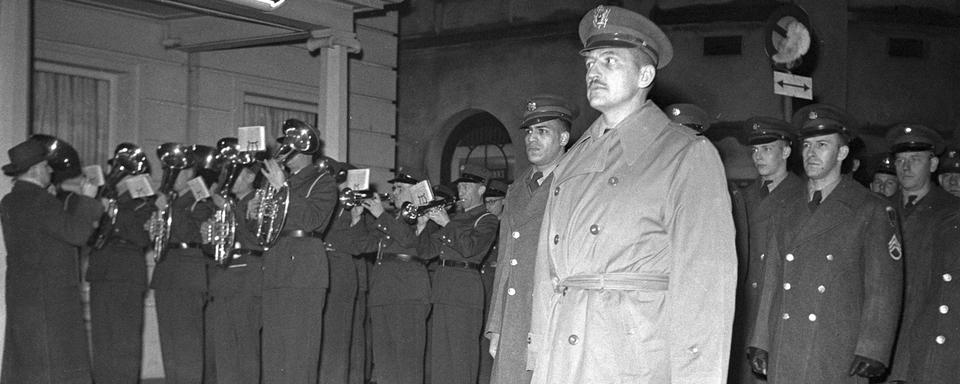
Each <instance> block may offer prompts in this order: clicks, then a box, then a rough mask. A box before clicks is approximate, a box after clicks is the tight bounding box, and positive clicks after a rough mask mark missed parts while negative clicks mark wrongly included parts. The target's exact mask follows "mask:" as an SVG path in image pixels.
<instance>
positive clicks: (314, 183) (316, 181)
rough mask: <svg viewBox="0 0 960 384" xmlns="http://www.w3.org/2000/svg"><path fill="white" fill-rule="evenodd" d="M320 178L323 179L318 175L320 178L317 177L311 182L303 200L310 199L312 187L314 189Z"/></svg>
mask: <svg viewBox="0 0 960 384" xmlns="http://www.w3.org/2000/svg"><path fill="white" fill-rule="evenodd" d="M322 178H323V175H320V176H317V178H316V179H314V180H313V183H311V184H310V189H308V190H307V195H306V196H304V198H310V194H311V193H313V187H315V186H316V185H317V183H319V182H320V179H322Z"/></svg>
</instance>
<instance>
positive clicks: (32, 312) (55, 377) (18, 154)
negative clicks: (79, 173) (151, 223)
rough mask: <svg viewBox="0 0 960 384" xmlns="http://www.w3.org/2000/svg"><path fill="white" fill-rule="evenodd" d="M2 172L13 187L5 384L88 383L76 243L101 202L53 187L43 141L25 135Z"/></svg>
mask: <svg viewBox="0 0 960 384" xmlns="http://www.w3.org/2000/svg"><path fill="white" fill-rule="evenodd" d="M8 155H9V157H10V163H9V164H6V165H4V166H3V173H4V174H5V175H7V176H12V177H13V178H14V183H13V189H12V190H11V191H10V193H9V194H7V195H6V196H4V197H3V200H2V202H0V223H2V226H3V236H4V239H6V246H7V290H6V303H7V313H6V316H7V324H6V330H5V332H6V337H5V339H4V346H3V348H4V354H3V370H2V377H0V382H3V383H10V384H16V383H30V384H34V383H38V384H61V383H90V382H91V376H90V360H89V359H90V356H89V353H88V344H87V336H86V333H85V332H84V326H83V309H82V308H81V306H80V288H79V286H78V284H79V283H80V281H79V279H78V274H79V271H80V267H79V263H78V262H79V260H78V258H77V247H79V246H81V245H83V244H85V243H86V241H87V239H88V238H89V237H90V234H91V232H92V231H93V224H94V222H95V221H96V220H97V219H99V218H100V214H101V213H102V212H103V207H101V206H100V204H99V203H98V202H96V201H95V200H94V199H92V198H90V197H87V196H81V195H80V193H81V190H82V183H80V184H79V185H73V184H68V185H64V188H69V189H71V192H75V193H76V194H77V196H75V203H76V204H75V205H73V206H72V208H71V209H68V210H64V209H63V204H62V203H61V202H60V201H59V200H57V198H56V197H54V196H53V195H51V194H50V193H48V192H47V190H46V188H47V187H48V186H49V185H50V181H51V173H52V169H51V167H50V165H48V163H47V158H46V157H45V156H46V155H47V153H46V151H45V149H44V147H43V145H42V144H40V143H39V142H38V141H35V140H27V141H26V142H23V143H20V144H17V145H16V146H14V147H13V148H11V149H10V150H9V151H8Z"/></svg>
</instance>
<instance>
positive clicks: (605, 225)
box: [531, 101, 737, 384]
mask: <svg viewBox="0 0 960 384" xmlns="http://www.w3.org/2000/svg"><path fill="white" fill-rule="evenodd" d="M605 128H607V127H604V126H603V123H602V119H598V120H597V121H595V122H594V123H593V125H592V126H591V127H590V128H589V129H588V130H587V131H586V132H585V133H584V135H583V137H582V138H581V139H580V140H579V141H578V143H577V144H576V145H575V146H574V147H573V148H571V150H570V151H569V152H568V153H567V155H566V156H565V157H564V158H563V160H561V163H560V165H559V166H558V167H557V169H556V170H555V171H554V180H553V183H552V185H551V186H549V188H550V191H549V193H550V198H549V200H548V202H547V207H546V213H545V216H544V219H543V226H542V228H541V234H540V241H539V247H538V252H537V265H536V271H535V292H534V295H535V296H534V302H533V311H534V312H533V317H532V322H531V332H532V339H531V341H532V344H531V351H532V352H533V353H535V354H536V355H537V356H536V366H535V367H534V371H533V379H532V382H533V383H537V384H545V383H550V384H558V383H598V384H605V383H670V382H672V383H716V384H719V383H723V382H725V380H726V373H727V363H728V355H729V352H730V331H731V326H732V323H733V312H734V295H735V288H736V281H737V275H736V273H737V271H736V269H737V266H736V264H737V257H736V250H735V247H734V227H733V219H732V217H731V211H732V210H731V205H730V195H729V193H728V191H727V184H726V180H725V177H724V171H723V165H722V163H721V162H720V158H719V156H718V155H717V151H716V149H715V148H714V147H713V145H711V144H710V142H709V141H708V140H707V139H705V138H703V137H698V136H694V134H693V133H690V132H689V130H688V129H685V128H684V127H682V126H679V125H676V124H672V123H670V119H669V118H668V117H667V116H666V115H664V113H663V112H662V111H661V110H660V108H659V107H657V106H656V105H655V104H653V102H650V101H647V102H646V103H644V105H643V106H642V107H641V108H640V109H639V110H637V111H635V112H634V113H633V114H631V115H630V116H627V117H626V118H624V119H623V121H621V122H620V123H618V124H617V126H615V127H610V128H612V129H610V130H609V131H608V132H604V131H605ZM544 187H547V186H546V185H544V186H542V187H541V188H544Z"/></svg>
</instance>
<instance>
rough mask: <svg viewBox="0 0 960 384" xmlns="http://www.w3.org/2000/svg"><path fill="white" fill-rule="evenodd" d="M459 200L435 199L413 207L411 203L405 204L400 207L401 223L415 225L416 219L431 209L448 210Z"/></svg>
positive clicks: (450, 198) (448, 198) (449, 198)
mask: <svg viewBox="0 0 960 384" xmlns="http://www.w3.org/2000/svg"><path fill="white" fill-rule="evenodd" d="M459 201H460V200H458V199H455V198H452V197H444V198H442V199H437V200H434V201H431V202H429V203H426V204H424V205H421V206H419V207H418V206H415V205H413V203H411V202H409V201H408V202H405V203H403V205H401V206H400V217H401V218H403V221H404V222H406V223H407V224H416V223H417V218H419V217H420V216H423V215H426V214H427V212H430V210H431V209H436V208H443V209H448V208H449V207H451V206H453V205H454V204H456V203H458V202H459Z"/></svg>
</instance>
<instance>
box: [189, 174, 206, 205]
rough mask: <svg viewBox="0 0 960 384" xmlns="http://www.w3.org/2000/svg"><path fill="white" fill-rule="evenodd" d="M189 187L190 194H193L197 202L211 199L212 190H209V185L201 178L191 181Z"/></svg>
mask: <svg viewBox="0 0 960 384" xmlns="http://www.w3.org/2000/svg"><path fill="white" fill-rule="evenodd" d="M187 186H188V187H190V192H193V198H194V199H195V200H197V201H200V200H203V199H206V198H208V197H210V190H209V189H207V184H206V183H204V182H203V178H202V177H200V176H197V177H194V178H192V179H190V181H188V182H187Z"/></svg>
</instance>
